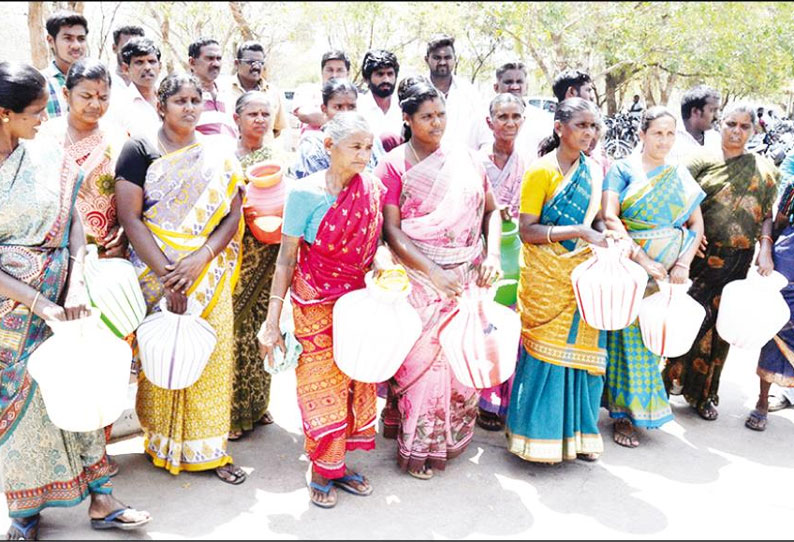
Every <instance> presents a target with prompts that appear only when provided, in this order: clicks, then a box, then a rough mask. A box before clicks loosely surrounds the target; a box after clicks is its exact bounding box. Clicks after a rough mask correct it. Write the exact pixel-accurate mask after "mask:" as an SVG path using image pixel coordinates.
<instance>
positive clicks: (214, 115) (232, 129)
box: [188, 38, 237, 142]
mask: <svg viewBox="0 0 794 542" xmlns="http://www.w3.org/2000/svg"><path fill="white" fill-rule="evenodd" d="M188 57H189V58H188V62H189V64H190V70H191V72H192V73H193V75H195V76H196V78H197V79H198V80H199V83H200V84H201V99H202V101H203V102H204V106H203V110H202V112H201V117H200V118H199V122H198V125H197V126H196V130H198V131H199V132H201V133H202V134H204V135H207V136H214V135H223V136H228V137H230V138H232V140H233V141H235V142H236V141H237V125H236V124H235V122H234V117H232V113H233V112H234V102H233V101H232V99H231V96H229V95H228V94H226V93H221V91H220V90H219V89H218V85H217V84H216V83H215V81H216V80H217V79H218V76H219V75H220V74H221V61H222V60H223V54H222V52H221V46H220V44H219V43H218V41H217V40H215V39H213V38H199V39H198V40H196V41H194V42H193V43H191V44H190V47H188Z"/></svg>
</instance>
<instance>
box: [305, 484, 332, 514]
mask: <svg viewBox="0 0 794 542" xmlns="http://www.w3.org/2000/svg"><path fill="white" fill-rule="evenodd" d="M309 487H310V488H311V489H316V490H317V491H319V492H320V493H323V494H324V495H328V494H329V493H331V489H332V488H333V487H334V481H333V480H331V481H330V482H328V484H327V485H324V486H322V485H320V484H318V483H317V482H309ZM309 499H310V500H311V501H312V502H313V503H314V504H316V505H317V506H319V507H320V508H333V507H334V506H336V499H334V500H333V501H328V502H320V501H316V500H314V498H313V494H312V493H311V492H309Z"/></svg>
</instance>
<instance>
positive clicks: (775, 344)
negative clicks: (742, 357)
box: [756, 190, 794, 388]
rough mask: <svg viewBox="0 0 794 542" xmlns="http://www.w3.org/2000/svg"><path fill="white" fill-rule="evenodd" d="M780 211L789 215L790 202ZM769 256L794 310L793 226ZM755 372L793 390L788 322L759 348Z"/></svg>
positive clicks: (793, 333)
mask: <svg viewBox="0 0 794 542" xmlns="http://www.w3.org/2000/svg"><path fill="white" fill-rule="evenodd" d="M786 192H789V190H787V191H786ZM781 201H785V200H781ZM780 211H781V212H782V213H784V214H785V215H789V214H790V213H791V203H789V205H788V206H786V207H783V206H782V205H781V208H780ZM772 257H773V258H774V261H775V271H778V272H780V273H783V275H785V276H786V278H787V279H788V281H789V282H788V285H787V286H786V287H785V288H783V290H781V293H782V294H783V299H785V300H786V303H788V306H789V308H791V307H794V226H792V225H790V224H789V225H788V226H787V227H786V228H785V229H784V230H783V232H781V234H780V236H779V237H778V238H777V241H775V245H774V247H773V251H772ZM756 373H757V374H758V376H759V377H760V378H761V379H762V380H763V381H765V382H769V383H771V384H777V385H778V386H783V387H785V388H792V387H794V323H793V322H792V320H791V319H789V321H788V322H787V323H786V325H785V326H783V329H781V330H780V331H779V332H778V333H777V335H775V336H774V337H773V338H772V340H771V341H769V342H768V343H767V344H766V345H764V347H763V348H762V349H761V356H760V357H759V359H758V368H757V369H756Z"/></svg>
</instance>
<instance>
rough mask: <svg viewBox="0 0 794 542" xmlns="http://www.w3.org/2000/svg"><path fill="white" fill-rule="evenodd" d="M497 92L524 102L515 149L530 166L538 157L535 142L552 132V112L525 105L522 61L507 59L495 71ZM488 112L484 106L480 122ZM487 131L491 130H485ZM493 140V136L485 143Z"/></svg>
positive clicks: (525, 164) (525, 163)
mask: <svg viewBox="0 0 794 542" xmlns="http://www.w3.org/2000/svg"><path fill="white" fill-rule="evenodd" d="M493 89H494V92H496V94H504V93H509V94H512V95H514V96H515V97H516V98H518V99H520V100H521V101H523V102H524V105H525V106H526V108H525V109H524V124H522V125H521V131H520V132H519V133H518V136H517V137H516V143H515V148H516V150H517V151H518V152H519V153H521V156H522V158H523V161H524V166H525V167H526V166H529V164H531V163H532V162H533V161H534V160H535V159H536V158H537V157H538V145H539V144H540V142H541V141H542V140H543V139H544V138H546V137H548V136H549V135H551V129H552V128H553V126H554V115H551V114H550V113H548V112H547V111H544V110H543V109H540V108H539V107H534V106H531V105H528V104H526V94H527V69H526V66H524V63H523V62H519V61H513V62H506V63H504V64H502V65H501V66H499V68H497V70H496V82H495V83H494V85H493ZM488 114H489V112H488V106H487V105H486V106H485V108H484V111H483V122H484V123H486V126H487V122H486V120H485V116H487V115H488ZM488 131H489V132H490V130H488ZM491 142H493V135H491V138H490V139H489V141H488V143H487V144H490V143H491Z"/></svg>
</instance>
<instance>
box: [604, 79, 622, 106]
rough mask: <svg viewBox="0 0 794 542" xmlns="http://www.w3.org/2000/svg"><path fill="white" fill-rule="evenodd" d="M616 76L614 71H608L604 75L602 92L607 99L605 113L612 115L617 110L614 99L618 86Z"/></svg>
mask: <svg viewBox="0 0 794 542" xmlns="http://www.w3.org/2000/svg"><path fill="white" fill-rule="evenodd" d="M618 83H619V81H618V77H616V75H615V72H610V73H608V74H606V76H605V77H604V94H605V95H606V101H607V115H608V116H610V117H611V116H613V115H614V114H615V113H617V111H618V106H617V102H616V101H615V93H616V91H617V88H618Z"/></svg>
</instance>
